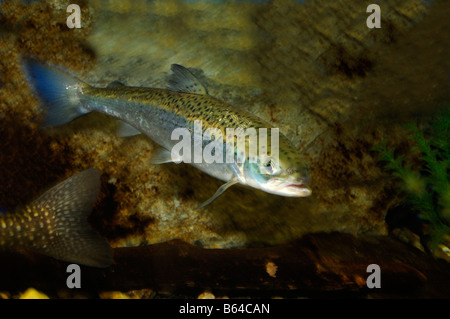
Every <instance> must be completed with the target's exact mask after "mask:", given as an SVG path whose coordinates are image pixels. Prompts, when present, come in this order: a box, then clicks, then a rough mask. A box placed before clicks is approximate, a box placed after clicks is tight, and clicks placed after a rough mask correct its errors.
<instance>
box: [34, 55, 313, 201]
mask: <svg viewBox="0 0 450 319" xmlns="http://www.w3.org/2000/svg"><path fill="white" fill-rule="evenodd" d="M27 70H28V73H29V74H30V75H31V78H32V80H33V82H34V85H35V87H36V88H37V91H38V94H39V95H40V96H41V98H42V99H43V101H44V102H45V103H46V105H47V117H46V122H45V124H46V125H48V126H55V125H62V124H65V123H67V122H69V121H71V120H72V119H74V118H76V117H78V116H80V115H82V114H84V113H87V112H91V111H97V112H101V113H104V114H108V115H111V116H114V117H115V118H118V119H120V120H122V121H123V122H125V123H127V124H128V125H131V126H132V127H134V128H135V129H137V130H138V131H139V132H142V133H144V134H146V135H147V136H148V137H150V138H151V139H152V140H154V141H155V142H156V143H157V144H159V145H160V146H161V147H162V148H163V149H164V150H165V151H162V152H160V153H159V154H158V155H157V156H156V157H157V158H156V160H153V162H154V163H164V162H170V161H171V159H170V150H171V149H172V148H173V147H174V146H175V145H176V144H177V143H178V141H177V140H172V138H171V135H172V132H173V131H174V130H175V129H177V128H186V129H188V130H189V131H191V132H194V122H195V121H199V120H201V124H202V131H203V133H204V132H205V131H206V130H207V129H210V128H218V129H220V130H221V132H222V136H223V137H224V139H223V150H224V151H223V156H224V160H222V161H221V162H220V163H217V162H214V163H206V162H205V161H202V162H201V163H195V162H194V161H192V162H191V164H192V165H193V166H195V167H196V168H198V169H200V170H202V171H203V172H205V173H207V174H209V175H211V176H214V177H216V178H218V179H221V180H223V181H226V182H227V184H225V185H226V186H225V185H224V188H223V189H219V190H220V192H218V193H217V192H216V194H215V196H214V197H213V198H216V197H217V196H219V195H220V194H221V193H222V192H223V191H225V190H226V189H227V188H228V187H229V186H231V185H233V184H236V183H240V184H244V185H248V186H251V187H254V188H260V189H262V190H265V191H268V192H271V193H276V194H279V195H284V196H308V195H309V194H310V193H311V192H310V190H309V189H308V188H307V184H308V182H309V174H308V171H309V169H308V166H307V165H306V163H305V161H304V159H303V158H302V157H301V156H300V155H299V154H298V153H297V152H296V150H295V148H294V147H293V145H292V144H291V143H290V142H289V140H288V139H287V138H286V137H285V136H284V135H282V134H279V150H280V151H279V152H280V161H279V163H278V162H277V167H278V168H279V169H278V172H277V173H278V174H277V180H276V181H274V179H273V178H272V179H271V178H270V177H273V176H271V175H274V174H261V172H260V171H261V170H264V167H262V166H264V165H266V164H265V163H269V164H271V163H272V161H271V162H268V161H267V159H263V158H258V159H257V160H256V164H255V165H256V166H255V165H253V166H252V164H250V163H249V157H248V152H247V154H246V157H245V158H243V159H240V161H238V160H237V159H238V158H237V157H238V156H239V154H238V152H237V150H236V149H235V150H234V156H235V158H234V162H233V163H227V161H226V160H225V156H226V142H227V135H226V129H227V128H235V129H237V128H242V129H244V130H245V129H248V128H254V129H255V130H256V133H257V134H258V132H259V130H258V129H260V128H266V129H268V130H267V140H268V148H269V149H270V140H271V131H270V128H272V126H271V125H270V124H269V123H267V122H265V121H263V120H262V119H260V118H259V117H257V116H255V115H253V114H250V113H248V112H245V111H243V110H240V109H237V108H235V107H233V106H231V105H229V104H227V103H225V102H223V101H220V100H218V99H216V98H214V97H212V96H210V95H209V94H208V92H207V89H206V88H205V87H204V86H203V85H202V84H201V83H200V81H199V80H198V79H197V78H196V77H195V76H194V75H193V74H192V73H191V72H190V71H188V70H187V69H185V68H184V67H182V66H180V65H172V71H173V76H172V79H171V81H170V82H169V89H157V88H145V87H128V86H123V85H117V84H116V85H114V86H110V87H108V88H95V87H92V86H89V85H88V84H86V83H84V82H82V81H80V80H78V79H76V78H74V77H72V76H71V75H68V74H67V73H63V72H61V71H59V70H56V69H54V68H51V67H48V66H44V65H42V64H39V63H36V62H35V61H31V62H28V63H27ZM61 104H62V105H61ZM191 137H192V143H191V145H194V144H195V141H194V139H195V138H196V137H195V134H191ZM233 138H234V137H233ZM202 143H203V144H202V146H204V145H205V144H204V143H205V141H204V140H203V141H202ZM247 144H248V141H247ZM247 144H246V147H247V146H248V145H247ZM235 147H236V145H235ZM257 153H258V154H259V150H258V151H257ZM158 157H159V158H158ZM266 166H267V165H266ZM269 173H271V172H269ZM264 175H267V176H264ZM280 176H281V177H282V178H280ZM269 184H270V185H271V187H272V188H267V187H266V188H264V186H265V185H269ZM280 185H281V186H280ZM282 186H283V187H284V189H285V190H286V189H287V190H290V192H289V191H283V192H282V191H279V190H278V188H280V189H281V188H283V187H282ZM276 187H278V188H277V189H276Z"/></svg>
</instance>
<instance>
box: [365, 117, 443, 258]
mask: <svg viewBox="0 0 450 319" xmlns="http://www.w3.org/2000/svg"><path fill="white" fill-rule="evenodd" d="M406 129H407V131H408V132H409V133H410V138H411V139H412V145H413V146H412V148H411V149H410V150H409V151H410V152H409V155H412V157H413V158H412V161H411V160H409V161H407V160H406V156H405V155H398V154H396V150H395V149H393V148H389V147H388V146H387V141H383V142H381V143H380V144H378V145H376V146H375V147H374V148H373V150H374V151H377V152H379V153H380V155H379V160H380V161H382V162H384V163H385V164H384V168H385V170H387V171H390V172H391V173H392V175H393V176H394V177H396V178H397V179H398V180H399V181H400V187H401V191H402V192H404V194H405V195H406V196H405V202H406V203H407V204H409V206H410V207H411V208H412V210H414V211H416V212H418V217H419V218H420V219H421V220H422V221H425V222H427V223H429V224H430V226H431V227H430V233H429V236H430V242H429V246H430V247H429V248H430V249H431V251H432V252H433V253H434V254H435V255H436V256H439V255H444V257H445V259H448V258H449V259H448V260H450V249H449V243H450V182H449V168H450V144H449V139H450V108H447V109H446V110H444V111H443V112H441V113H440V114H438V115H437V116H435V117H434V118H433V119H432V120H431V121H430V123H429V126H427V129H424V128H419V126H418V124H417V123H414V124H409V125H408V126H407V127H406ZM414 157H415V158H414ZM409 159H411V156H410V157H409ZM411 162H415V163H420V165H419V166H418V167H416V165H414V168H413V165H412V164H411Z"/></svg>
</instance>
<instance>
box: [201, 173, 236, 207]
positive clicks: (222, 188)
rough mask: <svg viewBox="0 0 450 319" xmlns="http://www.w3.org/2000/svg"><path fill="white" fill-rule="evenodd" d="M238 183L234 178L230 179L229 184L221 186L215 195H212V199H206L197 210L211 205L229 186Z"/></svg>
mask: <svg viewBox="0 0 450 319" xmlns="http://www.w3.org/2000/svg"><path fill="white" fill-rule="evenodd" d="M237 183H239V181H238V180H237V179H236V178H232V179H231V180H230V181H229V182H227V183H225V184H223V185H222V186H220V187H219V188H218V189H217V191H216V193H215V194H214V195H213V197H211V198H210V199H208V200H207V201H206V202H204V203H203V204H201V205H200V206H199V207H197V209H200V208H203V207H205V206H206V205H209V204H211V202H212V201H214V200H215V199H216V198H217V197H219V196H220V195H222V194H223V192H225V191H226V190H227V189H228V188H230V187H231V186H233V185H234V184H237Z"/></svg>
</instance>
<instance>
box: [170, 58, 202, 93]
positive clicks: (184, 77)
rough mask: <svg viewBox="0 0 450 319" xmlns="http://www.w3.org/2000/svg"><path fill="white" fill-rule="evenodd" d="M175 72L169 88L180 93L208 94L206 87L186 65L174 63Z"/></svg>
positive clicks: (173, 69) (172, 68) (173, 70)
mask: <svg viewBox="0 0 450 319" xmlns="http://www.w3.org/2000/svg"><path fill="white" fill-rule="evenodd" d="M170 69H171V70H172V72H173V74H172V76H171V77H170V80H169V84H168V86H167V88H168V89H169V90H172V91H176V92H180V93H193V94H208V90H207V89H206V87H205V86H204V85H203V84H202V82H200V80H199V79H197V78H196V77H195V75H194V74H192V73H191V71H189V70H188V69H186V68H185V67H184V66H182V65H179V64H172V66H171V67H170Z"/></svg>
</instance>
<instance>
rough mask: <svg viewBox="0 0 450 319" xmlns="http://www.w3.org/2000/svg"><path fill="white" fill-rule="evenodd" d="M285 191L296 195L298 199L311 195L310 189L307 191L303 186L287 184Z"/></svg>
mask: <svg viewBox="0 0 450 319" xmlns="http://www.w3.org/2000/svg"><path fill="white" fill-rule="evenodd" d="M286 189H287V190H288V191H290V193H292V194H297V196H299V197H306V196H309V195H311V189H309V188H308V186H306V185H305V184H288V185H287V186H286ZM294 196H295V195H294Z"/></svg>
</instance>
